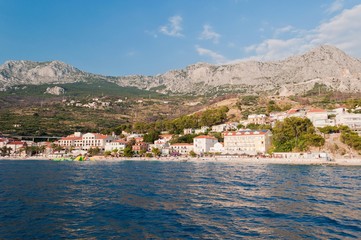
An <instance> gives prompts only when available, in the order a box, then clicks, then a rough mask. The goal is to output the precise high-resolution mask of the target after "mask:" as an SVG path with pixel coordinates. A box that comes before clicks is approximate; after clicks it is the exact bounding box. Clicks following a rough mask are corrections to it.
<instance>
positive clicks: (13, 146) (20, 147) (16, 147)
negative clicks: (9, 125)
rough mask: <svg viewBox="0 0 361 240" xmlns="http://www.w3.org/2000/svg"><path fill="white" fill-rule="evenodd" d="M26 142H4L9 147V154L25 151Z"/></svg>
mask: <svg viewBox="0 0 361 240" xmlns="http://www.w3.org/2000/svg"><path fill="white" fill-rule="evenodd" d="M26 146H27V145H26V142H23V141H10V142H8V143H7V144H6V147H8V148H9V149H10V154H19V155H20V154H21V153H22V152H23V154H26V153H25V147H26Z"/></svg>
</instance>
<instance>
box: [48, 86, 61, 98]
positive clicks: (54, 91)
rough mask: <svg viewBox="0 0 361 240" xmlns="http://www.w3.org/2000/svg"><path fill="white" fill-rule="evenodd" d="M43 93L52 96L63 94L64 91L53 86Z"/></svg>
mask: <svg viewBox="0 0 361 240" xmlns="http://www.w3.org/2000/svg"><path fill="white" fill-rule="evenodd" d="M44 93H48V94H52V95H57V96H59V95H62V94H64V93H65V89H64V88H61V87H58V86H55V87H48V88H47V89H46V91H45V92H44Z"/></svg>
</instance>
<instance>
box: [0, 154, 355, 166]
mask: <svg viewBox="0 0 361 240" xmlns="http://www.w3.org/2000/svg"><path fill="white" fill-rule="evenodd" d="M51 159H52V158H51V157H44V156H33V157H0V160H51ZM90 161H107V162H116V161H160V162H192V163H201V162H212V163H239V164H285V165H330V166H332V165H337V166H361V158H335V159H332V160H327V159H324V158H305V159H301V158H272V157H267V158H262V157H239V156H212V157H194V158H192V157H157V158H154V157H152V158H146V157H104V156H93V157H91V158H90Z"/></svg>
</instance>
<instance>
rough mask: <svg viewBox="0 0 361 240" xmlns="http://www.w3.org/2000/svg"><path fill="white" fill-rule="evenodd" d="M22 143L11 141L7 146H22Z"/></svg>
mask: <svg viewBox="0 0 361 240" xmlns="http://www.w3.org/2000/svg"><path fill="white" fill-rule="evenodd" d="M24 144H25V143H24V142H21V141H13V142H9V143H8V145H24Z"/></svg>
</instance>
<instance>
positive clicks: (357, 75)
mask: <svg viewBox="0 0 361 240" xmlns="http://www.w3.org/2000/svg"><path fill="white" fill-rule="evenodd" d="M89 78H97V79H101V80H104V81H110V82H115V83H117V84H118V85H120V86H133V87H137V88H140V89H147V90H151V89H153V90H157V91H158V92H171V93H181V94H184V93H188V94H204V93H207V92H217V91H235V90H238V91H244V92H249V93H254V92H261V91H271V92H274V93H277V94H280V95H292V94H298V93H303V92H305V91H307V90H309V89H312V88H313V87H314V85H315V84H316V83H318V84H324V85H326V86H328V87H329V89H332V90H338V91H343V92H345V91H347V92H359V91H361V61H360V60H358V59H355V58H352V57H350V56H348V55H347V54H345V53H344V52H342V51H341V50H339V49H337V48H335V47H332V46H320V47H318V48H315V49H313V50H311V51H309V52H307V53H305V54H303V55H300V56H293V57H290V58H288V59H285V60H282V61H274V62H257V61H242V62H237V63H232V64H224V65H212V64H207V63H197V64H194V65H190V66H188V67H186V68H184V69H180V70H171V71H169V72H166V73H164V74H160V75H156V76H142V75H133V76H123V77H105V76H101V75H94V74H90V73H85V72H82V71H80V70H78V69H76V68H74V67H72V66H70V65H67V64H65V63H61V62H58V61H53V62H46V63H37V62H29V61H17V62H15V61H9V62H6V63H5V64H4V65H2V66H0V88H4V87H7V86H13V85H20V84H42V83H65V82H76V81H86V80H87V79H89Z"/></svg>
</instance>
